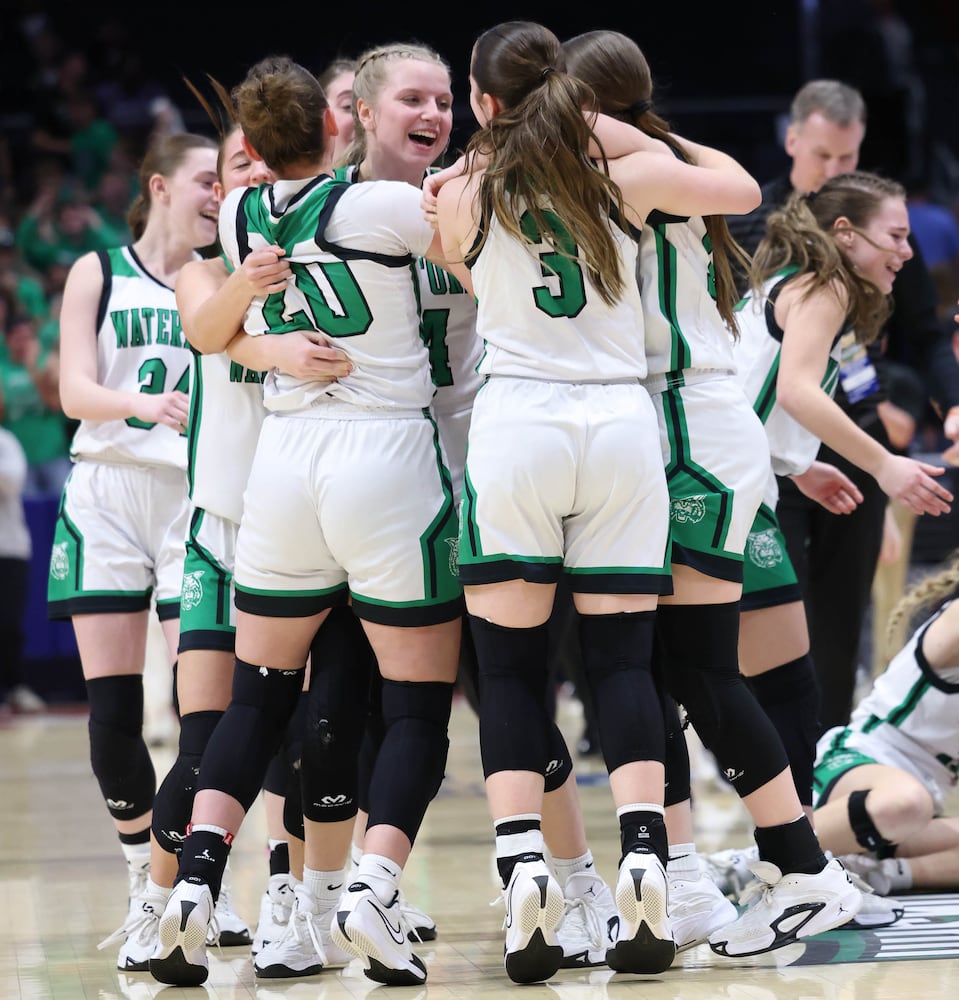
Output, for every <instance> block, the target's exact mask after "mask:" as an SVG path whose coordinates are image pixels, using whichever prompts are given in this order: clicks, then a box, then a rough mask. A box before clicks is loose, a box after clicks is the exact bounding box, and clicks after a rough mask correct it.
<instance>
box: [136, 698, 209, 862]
mask: <svg viewBox="0 0 959 1000" xmlns="http://www.w3.org/2000/svg"><path fill="white" fill-rule="evenodd" d="M222 716H223V713H222V712H190V713H189V714H188V715H184V716H183V717H182V718H181V719H180V749H179V753H178V754H177V759H176V760H175V761H174V762H173V766H172V767H171V768H170V770H169V771H168V772H167V776H166V777H165V778H164V779H163V781H162V782H161V784H160V787H159V788H158V789H157V793H156V799H155V801H154V803H153V836H154V837H155V838H156V842H157V843H158V844H159V845H160V847H161V848H162V849H163V850H164V851H166V852H167V853H168V854H176V853H179V850H180V847H181V846H182V844H183V841H184V840H186V828H187V826H188V825H189V823H190V816H191V814H192V812H193V798H194V796H195V794H196V785H197V781H198V780H199V774H200V760H201V758H202V757H203V751H204V750H205V749H206V746H207V743H208V742H209V740H210V737H211V736H212V735H213V730H214V729H215V728H216V724H217V723H218V722H219V721H220V719H221V717H222Z"/></svg>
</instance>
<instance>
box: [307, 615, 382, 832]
mask: <svg viewBox="0 0 959 1000" xmlns="http://www.w3.org/2000/svg"><path fill="white" fill-rule="evenodd" d="M310 655H311V658H312V669H311V671H310V687H309V691H308V692H307V694H306V719H305V723H304V733H303V756H302V768H301V771H300V780H301V783H302V795H303V812H304V815H305V816H306V818H307V819H308V820H311V821H314V822H317V823H335V822H339V821H341V820H346V819H351V818H352V817H353V816H355V815H356V811H357V808H358V798H357V797H358V783H359V754H360V746H361V743H362V740H363V733H364V730H365V728H366V723H367V717H368V715H369V710H370V709H369V706H370V685H371V678H372V674H373V671H374V670H375V669H376V661H375V658H374V656H373V651H372V649H371V647H370V644H369V641H368V640H367V638H366V634H365V633H364V631H363V626H362V624H361V623H360V621H359V619H357V617H356V616H355V615H354V614H353V611H352V609H351V608H334V609H333V610H332V611H331V612H330V615H329V617H328V618H327V620H326V621H325V622H324V623H323V625H322V627H321V628H320V630H319V632H318V633H317V636H316V638H315V639H314V641H313V646H312V647H311V651H310Z"/></svg>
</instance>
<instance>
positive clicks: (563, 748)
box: [543, 722, 573, 792]
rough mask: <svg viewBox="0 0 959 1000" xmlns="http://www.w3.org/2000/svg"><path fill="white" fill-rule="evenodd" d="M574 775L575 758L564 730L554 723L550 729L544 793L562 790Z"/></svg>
mask: <svg viewBox="0 0 959 1000" xmlns="http://www.w3.org/2000/svg"><path fill="white" fill-rule="evenodd" d="M572 773H573V758H572V755H571V754H570V752H569V747H568V746H567V745H566V738H565V737H564V736H563V733H562V730H561V729H560V728H559V726H557V725H556V723H555V722H554V723H553V724H552V725H551V726H550V729H549V761H548V762H547V764H546V774H545V775H544V777H545V779H546V784H545V786H544V789H543V790H544V791H547V792H555V791H556V789H557V788H562V787H563V785H565V784H566V781H567V779H568V778H569V776H570V775H571V774H572Z"/></svg>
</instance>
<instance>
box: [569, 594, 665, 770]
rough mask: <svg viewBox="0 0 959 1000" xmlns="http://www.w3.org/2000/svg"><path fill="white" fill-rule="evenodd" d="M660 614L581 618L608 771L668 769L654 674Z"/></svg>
mask: <svg viewBox="0 0 959 1000" xmlns="http://www.w3.org/2000/svg"><path fill="white" fill-rule="evenodd" d="M654 622H655V612H652V611H639V612H634V613H632V614H613V615H582V616H581V617H580V624H579V632H580V644H581V647H582V653H583V667H584V670H585V674H586V679H587V682H588V684H589V690H590V694H591V697H592V702H593V707H594V709H595V712H596V721H597V723H598V725H599V739H600V744H601V746H602V748H603V759H604V760H605V762H606V770H607V771H609V772H610V773H612V772H613V771H615V770H616V769H617V768H618V767H621V766H622V765H623V764H631V763H634V762H636V761H644V760H654V761H659V762H660V763H663V761H664V756H665V732H664V728H663V713H662V708H661V706H660V701H659V694H658V692H657V690H656V684H655V681H654V680H653V674H652V666H651V664H652V652H653V626H654Z"/></svg>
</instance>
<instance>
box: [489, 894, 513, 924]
mask: <svg viewBox="0 0 959 1000" xmlns="http://www.w3.org/2000/svg"><path fill="white" fill-rule="evenodd" d="M500 903H502V904H503V906H506V890H505V889H504V890H503V891H502V892H501V893H500V894H499V895H498V896H497V897H496V899H491V900H490V901H489V905H490V906H499V904H500ZM508 917H509V908H508V907H507V910H506V912H505V913H504V914H503V926H502V927H501V928H500V929H501V930H504V931H505V930H506V920H507V918H508Z"/></svg>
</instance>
